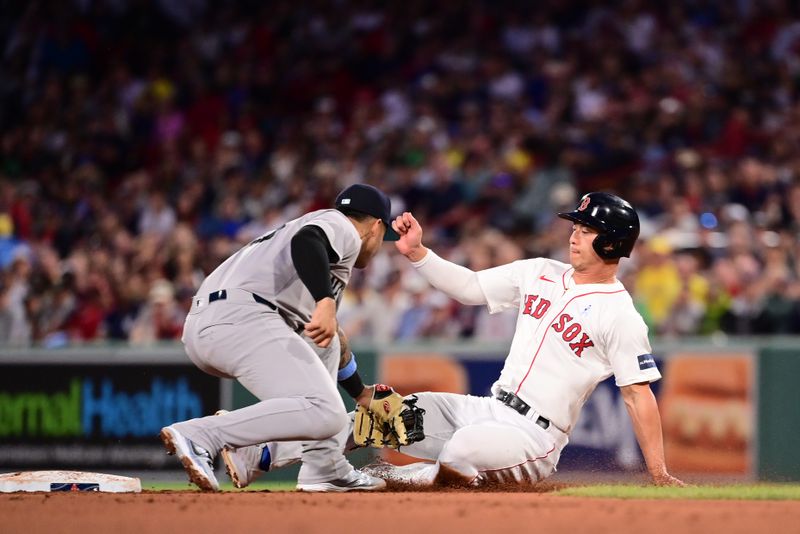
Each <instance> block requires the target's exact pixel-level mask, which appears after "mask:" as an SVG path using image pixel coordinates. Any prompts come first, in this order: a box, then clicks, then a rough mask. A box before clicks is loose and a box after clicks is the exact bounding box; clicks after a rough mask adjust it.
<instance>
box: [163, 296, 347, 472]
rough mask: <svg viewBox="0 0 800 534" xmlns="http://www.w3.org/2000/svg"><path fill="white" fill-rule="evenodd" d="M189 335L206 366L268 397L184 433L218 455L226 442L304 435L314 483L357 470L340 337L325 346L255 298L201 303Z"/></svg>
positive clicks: (193, 353) (194, 356)
mask: <svg viewBox="0 0 800 534" xmlns="http://www.w3.org/2000/svg"><path fill="white" fill-rule="evenodd" d="M184 342H185V344H186V351H187V354H188V355H189V357H190V359H191V360H192V361H193V362H194V363H195V364H196V365H197V366H198V367H199V368H200V369H202V370H203V371H205V372H207V373H209V374H213V375H215V376H221V377H228V378H236V379H237V380H239V382H240V383H241V384H242V385H243V386H244V387H245V388H247V389H248V390H249V391H250V392H251V393H253V395H255V396H256V397H257V398H258V399H260V401H261V402H258V403H256V404H254V405H252V406H247V407H245V408H241V409H239V410H233V411H231V412H229V413H227V414H225V415H220V416H208V417H201V418H197V419H192V420H189V421H185V422H182V423H177V424H175V425H174V426H175V427H176V428H177V429H178V430H179V431H180V432H181V433H183V434H184V435H186V436H187V437H188V438H189V439H191V440H192V441H193V442H195V443H197V444H198V445H200V446H201V447H204V448H206V449H208V450H209V451H211V452H212V454H216V453H217V452H218V451H219V450H220V449H221V448H222V447H223V446H225V445H230V446H232V447H245V446H248V445H254V444H258V443H264V442H272V441H292V442H294V441H296V442H299V443H298V445H297V446H299V449H300V457H301V459H302V461H303V468H302V469H301V476H303V478H302V481H303V482H306V483H314V482H322V481H325V480H329V479H331V478H339V477H342V476H344V475H345V474H347V473H348V472H349V471H350V470H351V469H352V466H351V465H350V464H349V463H348V462H347V460H345V458H344V456H343V455H342V453H341V445H339V444H338V442H337V439H336V435H337V434H338V433H340V431H341V430H342V429H343V428H344V427H345V426H346V425H347V414H346V412H345V407H344V403H343V402H342V399H341V396H340V395H339V392H338V391H337V389H336V381H335V379H334V375H335V373H336V369H337V367H338V362H339V350H338V343H337V344H336V345H335V346H332V347H329V348H328V349H326V350H322V349H319V353H318V352H317V351H315V350H314V349H312V348H311V347H310V346H309V344H308V343H307V342H306V341H305V340H304V339H303V338H301V337H300V336H299V335H297V334H296V333H295V332H293V331H292V330H291V329H290V328H289V327H288V326H287V325H286V323H285V322H284V321H283V320H282V319H281V318H280V316H279V315H278V314H277V313H275V312H272V311H271V310H269V309H268V308H267V307H266V306H264V305H262V304H258V303H255V302H254V303H252V304H243V303H236V304H233V303H227V302H217V303H213V304H211V305H208V306H205V307H201V308H199V309H198V310H193V311H192V313H190V315H189V317H188V318H187V321H186V326H185V331H184ZM321 356H322V357H324V358H325V361H324V362H323V360H322V359H321Z"/></svg>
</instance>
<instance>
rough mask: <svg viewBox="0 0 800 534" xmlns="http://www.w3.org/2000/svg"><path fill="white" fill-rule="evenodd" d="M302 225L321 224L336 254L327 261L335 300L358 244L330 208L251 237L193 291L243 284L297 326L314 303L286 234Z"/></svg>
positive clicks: (343, 220)
mask: <svg viewBox="0 0 800 534" xmlns="http://www.w3.org/2000/svg"><path fill="white" fill-rule="evenodd" d="M304 226H317V227H319V228H320V229H322V231H323V232H325V235H326V237H327V238H328V241H329V242H330V244H331V247H332V248H333V250H334V251H335V252H336V254H337V255H338V256H339V261H338V262H337V263H336V264H335V265H331V287H332V288H333V296H334V299H336V304H337V306H338V304H339V301H340V300H341V298H342V292H343V290H344V288H345V286H346V285H347V282H348V281H349V280H350V273H351V272H352V270H353V265H354V264H355V262H356V258H357V257H358V253H359V251H360V250H361V237H360V236H359V235H358V231H356V229H355V227H354V226H353V224H352V223H351V222H350V220H349V219H348V218H347V217H346V216H345V215H343V214H342V213H340V212H339V211H337V210H333V209H328V210H318V211H313V212H311V213H307V214H306V215H303V216H302V217H298V218H297V219H294V220H292V221H289V222H287V223H286V224H284V225H282V226H280V227H279V228H277V229H275V230H272V231H270V232H267V233H266V234H264V235H263V236H261V237H259V238H257V239H254V240H253V241H251V242H250V243H249V244H247V245H245V246H244V247H243V248H241V249H240V250H238V251H237V252H236V253H235V254H233V255H232V256H231V257H230V258H228V259H227V260H225V261H224V262H223V263H222V264H221V265H220V266H219V267H217V268H216V269H214V272H212V273H211V274H210V275H208V277H207V278H206V279H205V280H204V281H203V284H202V285H201V286H200V289H199V290H198V292H197V294H198V295H199V296H207V295H208V294H209V293H211V292H213V291H218V290H220V289H235V288H238V289H244V290H246V291H250V292H251V293H255V294H256V295H258V296H260V297H263V298H265V299H267V300H268V301H270V302H272V303H273V304H275V305H276V306H277V307H278V309H279V310H280V312H281V315H282V316H283V317H284V319H285V320H286V321H287V322H288V323H289V325H290V326H291V327H292V328H294V329H297V328H300V327H302V326H303V325H305V323H307V322H308V321H309V320H310V319H311V314H312V313H313V312H314V309H315V308H316V302H315V301H314V298H313V297H312V296H311V293H309V291H308V289H307V288H306V286H305V284H303V282H302V281H301V280H300V277H299V276H298V275H297V271H296V270H295V268H294V263H293V262H292V251H291V242H292V237H294V235H295V234H296V233H297V232H299V231H300V229H301V228H303V227H304Z"/></svg>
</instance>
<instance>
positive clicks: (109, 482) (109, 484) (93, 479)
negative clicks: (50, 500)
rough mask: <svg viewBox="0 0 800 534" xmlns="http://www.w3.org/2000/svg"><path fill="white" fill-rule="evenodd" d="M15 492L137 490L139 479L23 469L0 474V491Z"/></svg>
mask: <svg viewBox="0 0 800 534" xmlns="http://www.w3.org/2000/svg"><path fill="white" fill-rule="evenodd" d="M15 491H48V492H50V491H101V492H107V493H139V492H141V491H142V482H141V481H140V480H139V479H138V478H131V477H123V476H119V475H106V474H104V473H85V472H83V471H23V472H19V473H5V474H0V492H2V493H12V492H15Z"/></svg>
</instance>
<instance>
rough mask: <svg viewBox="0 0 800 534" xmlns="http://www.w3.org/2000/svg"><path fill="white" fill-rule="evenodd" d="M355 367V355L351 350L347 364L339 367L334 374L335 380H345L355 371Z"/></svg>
mask: <svg viewBox="0 0 800 534" xmlns="http://www.w3.org/2000/svg"><path fill="white" fill-rule="evenodd" d="M357 368H358V367H357V366H356V355H355V354H353V353H352V352H351V353H350V361H349V362H347V365H345V366H344V367H342V368H341V369H339V373H338V374H337V375H336V380H337V381H338V382H341V381H342V380H347V379H348V378H350V377H351V376H353V373H355V372H356V369H357Z"/></svg>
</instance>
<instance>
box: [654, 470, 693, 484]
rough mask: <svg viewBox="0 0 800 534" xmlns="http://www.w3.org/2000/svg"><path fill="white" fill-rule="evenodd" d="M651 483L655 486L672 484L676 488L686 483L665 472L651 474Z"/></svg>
mask: <svg viewBox="0 0 800 534" xmlns="http://www.w3.org/2000/svg"><path fill="white" fill-rule="evenodd" d="M653 483H654V484H655V485H656V486H673V487H678V488H685V487H686V483H685V482H684V481H682V480H680V479H678V478H675V477H674V476H672V475H670V474H669V473H667V472H664V473H659V474H658V475H653Z"/></svg>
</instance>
